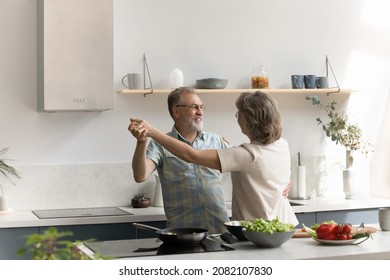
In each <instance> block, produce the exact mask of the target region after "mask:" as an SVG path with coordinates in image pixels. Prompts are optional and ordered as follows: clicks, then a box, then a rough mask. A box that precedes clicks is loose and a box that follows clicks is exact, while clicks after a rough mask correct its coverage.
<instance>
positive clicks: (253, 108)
mask: <svg viewBox="0 0 390 280" xmlns="http://www.w3.org/2000/svg"><path fill="white" fill-rule="evenodd" d="M236 107H237V109H238V110H239V111H240V112H241V115H242V116H243V117H244V118H245V120H246V127H247V128H248V129H249V130H250V131H251V132H252V133H253V134H252V136H253V139H251V140H257V141H259V142H260V143H261V144H263V145H265V144H271V143H273V142H275V141H277V140H279V139H280V137H281V135H282V125H281V117H280V112H279V108H278V106H277V103H276V101H275V99H274V98H272V97H271V96H270V95H269V94H266V93H264V92H262V91H256V92H253V93H252V92H243V93H241V95H240V96H239V97H238V99H237V101H236Z"/></svg>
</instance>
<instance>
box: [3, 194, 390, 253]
mask: <svg viewBox="0 0 390 280" xmlns="http://www.w3.org/2000/svg"><path fill="white" fill-rule="evenodd" d="M291 202H294V203H297V204H294V206H293V210H294V212H295V213H296V215H297V217H298V220H299V222H300V223H304V224H306V225H311V224H313V223H317V222H322V221H326V220H331V219H333V220H335V221H337V222H339V223H345V222H347V223H352V224H360V223H361V222H364V223H366V224H375V223H378V208H380V207H390V200H389V199H382V198H373V197H371V198H365V199H353V200H352V199H351V200H346V199H323V198H312V199H309V200H296V201H291ZM227 205H228V208H229V214H231V213H230V204H229V203H227ZM118 209H121V210H123V211H125V212H128V213H129V215H117V216H115V215H113V216H83V217H71V218H48V219H40V218H38V217H37V216H36V215H35V214H34V213H33V212H32V211H29V210H23V211H18V210H17V211H9V213H3V214H2V215H0V240H1V242H2V244H3V247H2V250H1V251H0V259H22V258H25V257H24V256H16V255H15V252H16V251H17V250H19V249H20V248H22V247H23V246H24V244H25V241H26V236H28V235H30V234H39V233H43V231H44V230H45V229H46V228H47V227H51V226H54V227H57V229H58V231H71V232H73V234H74V235H73V237H72V240H88V239H95V240H99V241H109V240H123V239H138V240H141V239H144V238H151V237H153V236H155V235H154V232H150V231H145V230H139V229H137V228H135V227H134V226H133V225H132V223H134V222H139V223H146V224H150V225H153V226H156V227H159V228H165V227H166V226H165V225H166V223H165V222H166V216H165V214H164V209H163V207H148V208H132V207H126V206H118ZM300 226H301V224H300V225H299V226H298V227H300ZM27 258H28V257H27Z"/></svg>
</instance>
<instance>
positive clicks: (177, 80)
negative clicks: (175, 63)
mask: <svg viewBox="0 0 390 280" xmlns="http://www.w3.org/2000/svg"><path fill="white" fill-rule="evenodd" d="M183 83H184V77H183V72H182V71H181V70H180V69H179V68H175V69H173V70H172V71H171V73H169V86H170V87H171V88H179V87H182V86H183Z"/></svg>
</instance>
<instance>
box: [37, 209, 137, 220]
mask: <svg viewBox="0 0 390 280" xmlns="http://www.w3.org/2000/svg"><path fill="white" fill-rule="evenodd" d="M32 212H33V213H34V214H35V216H37V217H38V218H39V219H58V218H79V217H99V216H123V215H133V214H132V213H129V212H126V211H123V210H121V209H119V208H117V207H96V208H70V209H49V210H33V211H32Z"/></svg>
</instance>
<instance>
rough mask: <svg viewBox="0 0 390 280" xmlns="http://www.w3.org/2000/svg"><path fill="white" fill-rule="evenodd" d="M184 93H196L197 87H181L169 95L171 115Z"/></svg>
mask: <svg viewBox="0 0 390 280" xmlns="http://www.w3.org/2000/svg"><path fill="white" fill-rule="evenodd" d="M184 94H195V89H194V88H192V87H179V88H177V89H174V90H173V91H172V92H171V93H170V94H169V95H168V110H169V114H170V115H171V116H172V111H173V108H174V107H175V106H176V105H177V104H179V101H180V98H181V97H182V95H184Z"/></svg>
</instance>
